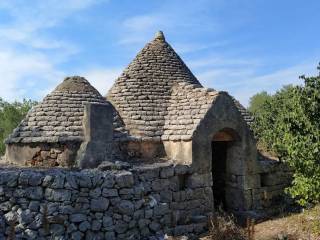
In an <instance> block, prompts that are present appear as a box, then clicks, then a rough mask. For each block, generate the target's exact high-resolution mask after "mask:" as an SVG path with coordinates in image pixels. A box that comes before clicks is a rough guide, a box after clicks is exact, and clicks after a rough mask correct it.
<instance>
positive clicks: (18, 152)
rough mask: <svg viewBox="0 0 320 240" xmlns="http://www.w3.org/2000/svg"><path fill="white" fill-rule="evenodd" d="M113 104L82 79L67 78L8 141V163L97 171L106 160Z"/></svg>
mask: <svg viewBox="0 0 320 240" xmlns="http://www.w3.org/2000/svg"><path fill="white" fill-rule="evenodd" d="M112 119H113V115H112V106H111V105H110V103H108V102H107V101H106V100H105V98H103V97H102V96H101V95H100V93H99V92H98V91H97V90H96V89H95V88H94V87H92V86H91V85H90V83H89V82H88V81H87V80H86V79H84V78H82V77H67V78H65V79H64V81H63V82H62V83H61V84H60V85H59V86H57V87H56V89H55V90H54V91H53V92H52V93H50V94H49V95H48V96H46V97H45V98H44V100H43V101H42V102H41V103H40V104H38V105H37V106H35V107H34V108H33V109H32V110H31V111H30V112H29V113H28V114H27V116H26V118H25V119H24V120H23V121H22V122H21V123H20V125H19V126H18V127H17V128H16V129H15V130H14V131H13V133H12V134H11V135H10V136H9V137H8V139H7V140H6V145H7V147H6V155H5V158H6V161H7V162H9V163H14V164H18V165H22V166H36V167H57V166H60V167H77V166H79V167H96V166H97V164H99V163H100V162H102V161H105V160H110V157H111V143H112V132H113V131H112Z"/></svg>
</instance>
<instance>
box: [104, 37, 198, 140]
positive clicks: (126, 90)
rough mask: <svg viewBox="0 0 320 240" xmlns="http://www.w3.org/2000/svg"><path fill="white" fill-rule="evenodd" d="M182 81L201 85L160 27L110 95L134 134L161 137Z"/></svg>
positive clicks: (117, 81)
mask: <svg viewBox="0 0 320 240" xmlns="http://www.w3.org/2000/svg"><path fill="white" fill-rule="evenodd" d="M178 83H186V84H193V85H197V86H199V87H201V85H200V83H199V81H198V80H197V79H196V77H195V76H194V75H193V74H192V73H191V71H190V70H189V68H188V67H187V66H186V65H185V63H184V62H183V61H182V59H181V58H180V57H179V56H178V54H177V53H176V52H175V51H174V50H173V48H172V47H171V46H170V45H169V44H168V43H167V42H166V40H165V37H164V35H163V33H162V32H161V31H160V32H158V33H156V36H155V38H154V39H153V40H152V41H151V42H149V43H148V44H146V46H145V47H144V48H143V49H142V50H141V51H140V52H139V53H138V55H137V56H136V58H135V59H134V60H133V61H132V62H131V63H130V64H129V66H128V67H127V68H126V69H125V70H124V72H123V73H122V75H121V76H120V77H119V78H118V79H117V80H116V82H115V84H114V85H113V86H112V88H111V89H110V91H109V93H108V95H107V98H108V100H109V101H111V102H112V104H113V105H114V107H115V108H116V110H117V111H118V112H119V114H120V116H121V117H122V120H123V122H124V124H125V125H126V129H127V130H129V132H130V134H131V135H134V136H139V137H145V138H160V136H161V135H162V134H163V125H164V124H165V116H166V115H167V111H168V107H169V105H170V98H171V97H170V96H171V92H172V88H173V86H174V85H176V84H178Z"/></svg>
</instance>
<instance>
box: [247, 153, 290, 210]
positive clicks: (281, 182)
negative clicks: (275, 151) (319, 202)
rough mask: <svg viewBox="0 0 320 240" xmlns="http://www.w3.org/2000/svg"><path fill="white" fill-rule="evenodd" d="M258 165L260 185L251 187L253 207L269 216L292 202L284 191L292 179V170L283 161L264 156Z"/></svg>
mask: <svg viewBox="0 0 320 240" xmlns="http://www.w3.org/2000/svg"><path fill="white" fill-rule="evenodd" d="M259 166H260V169H259V176H260V187H259V188H256V189H252V197H253V208H254V209H256V210H263V211H264V214H266V216H271V215H273V214H277V213H278V212H279V211H281V208H283V207H284V206H286V205H288V204H291V203H292V199H291V198H289V197H288V196H287V195H286V194H285V191H284V189H285V188H286V187H288V186H289V185H290V183H291V181H292V170H291V169H290V168H289V167H288V166H287V165H286V164H285V163H282V162H279V161H275V160H270V159H267V158H265V157H264V158H262V159H260V161H259Z"/></svg>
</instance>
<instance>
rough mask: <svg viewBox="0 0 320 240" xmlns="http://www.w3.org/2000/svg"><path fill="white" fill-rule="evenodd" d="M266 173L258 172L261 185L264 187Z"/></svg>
mask: <svg viewBox="0 0 320 240" xmlns="http://www.w3.org/2000/svg"><path fill="white" fill-rule="evenodd" d="M267 175H268V173H260V179H261V187H266V178H267Z"/></svg>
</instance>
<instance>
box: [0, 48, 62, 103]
mask: <svg viewBox="0 0 320 240" xmlns="http://www.w3.org/2000/svg"><path fill="white" fill-rule="evenodd" d="M0 66H1V67H0V76H1V79H0V84H1V88H0V96H1V97H3V98H4V99H6V100H10V101H13V100H17V99H20V100H21V99H22V98H24V97H26V96H29V97H31V96H30V92H29V91H30V89H34V88H36V89H37V90H36V91H32V92H33V94H35V95H36V96H32V97H33V98H34V99H38V98H39V97H40V96H38V95H37V94H38V91H41V90H43V89H44V88H47V84H50V83H52V82H55V81H57V80H58V79H61V77H62V75H63V73H62V72H61V71H58V70H56V69H55V68H54V66H53V65H52V64H51V63H50V61H49V60H48V59H47V58H46V57H45V56H44V55H41V54H21V53H16V52H13V51H0ZM41 97H42V96H41Z"/></svg>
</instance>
